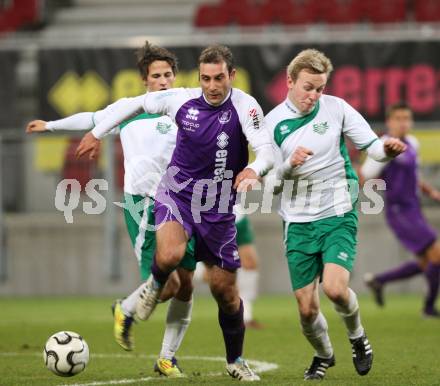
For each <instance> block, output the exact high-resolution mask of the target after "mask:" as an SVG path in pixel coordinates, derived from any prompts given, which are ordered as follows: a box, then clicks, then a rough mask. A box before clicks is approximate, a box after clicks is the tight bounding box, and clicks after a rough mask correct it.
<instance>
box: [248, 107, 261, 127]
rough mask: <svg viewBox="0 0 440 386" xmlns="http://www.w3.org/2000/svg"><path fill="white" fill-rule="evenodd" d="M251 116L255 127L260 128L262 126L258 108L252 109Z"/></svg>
mask: <svg viewBox="0 0 440 386" xmlns="http://www.w3.org/2000/svg"><path fill="white" fill-rule="evenodd" d="M249 116H250V117H251V118H252V123H253V124H254V129H255V130H258V129H259V128H260V119H259V117H258V112H257V109H252V110H250V111H249Z"/></svg>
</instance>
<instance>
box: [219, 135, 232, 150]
mask: <svg viewBox="0 0 440 386" xmlns="http://www.w3.org/2000/svg"><path fill="white" fill-rule="evenodd" d="M228 139H229V135H228V134H226V133H225V132H224V131H222V132H221V133H220V134H219V135H218V136H217V146H218V147H219V148H220V149H224V148H225V147H226V146H228Z"/></svg>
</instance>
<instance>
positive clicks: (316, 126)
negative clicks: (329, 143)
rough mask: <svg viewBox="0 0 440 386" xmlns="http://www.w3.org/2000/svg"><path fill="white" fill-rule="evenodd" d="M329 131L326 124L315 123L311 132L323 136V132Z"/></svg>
mask: <svg viewBox="0 0 440 386" xmlns="http://www.w3.org/2000/svg"><path fill="white" fill-rule="evenodd" d="M328 129H329V125H328V123H327V122H321V123H315V124H314V125H313V131H314V132H315V133H318V134H321V135H322V134H325V132H326V131H327V130H328Z"/></svg>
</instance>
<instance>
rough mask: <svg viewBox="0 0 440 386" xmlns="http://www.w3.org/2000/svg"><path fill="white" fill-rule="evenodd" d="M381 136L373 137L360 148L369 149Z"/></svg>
mask: <svg viewBox="0 0 440 386" xmlns="http://www.w3.org/2000/svg"><path fill="white" fill-rule="evenodd" d="M378 139H379V138H375V139H373V140H372V141H371V142H370V143H367V144H366V145H365V146H364V147H361V148H360V149H359V150H367V149H368V148H369V147H370V146H371V145H372V144H373V143H374V142H376V141H377V140H378Z"/></svg>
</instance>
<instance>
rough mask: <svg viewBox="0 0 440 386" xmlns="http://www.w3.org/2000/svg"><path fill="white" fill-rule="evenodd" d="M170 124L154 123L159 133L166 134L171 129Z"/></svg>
mask: <svg viewBox="0 0 440 386" xmlns="http://www.w3.org/2000/svg"><path fill="white" fill-rule="evenodd" d="M171 126H172V125H171V124H166V123H164V122H158V123H157V125H156V130H157V131H158V132H159V133H161V134H166V133H168V132H170V131H171Z"/></svg>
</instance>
